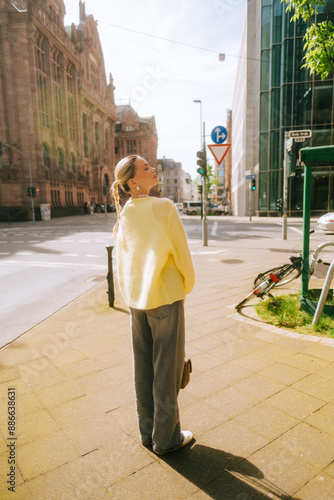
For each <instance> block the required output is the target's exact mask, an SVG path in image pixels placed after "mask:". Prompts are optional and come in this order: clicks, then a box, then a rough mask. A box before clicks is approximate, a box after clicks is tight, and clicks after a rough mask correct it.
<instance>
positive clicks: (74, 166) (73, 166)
mask: <svg viewBox="0 0 334 500" xmlns="http://www.w3.org/2000/svg"><path fill="white" fill-rule="evenodd" d="M71 167H72V172H73V173H76V171H77V167H76V165H75V156H74V154H71Z"/></svg>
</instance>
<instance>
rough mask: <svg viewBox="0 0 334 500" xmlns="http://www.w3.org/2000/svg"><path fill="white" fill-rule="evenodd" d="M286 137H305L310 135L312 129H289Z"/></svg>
mask: <svg viewBox="0 0 334 500" xmlns="http://www.w3.org/2000/svg"><path fill="white" fill-rule="evenodd" d="M288 137H292V138H293V139H295V138H299V137H304V139H306V138H308V137H312V130H290V132H288Z"/></svg>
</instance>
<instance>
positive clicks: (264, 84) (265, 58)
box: [260, 50, 270, 90]
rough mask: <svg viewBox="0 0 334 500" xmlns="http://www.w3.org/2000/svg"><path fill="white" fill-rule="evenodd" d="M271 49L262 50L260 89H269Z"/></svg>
mask: <svg viewBox="0 0 334 500" xmlns="http://www.w3.org/2000/svg"><path fill="white" fill-rule="evenodd" d="M269 68H270V50H262V52H261V77H260V89H261V90H269V75H270V71H269Z"/></svg>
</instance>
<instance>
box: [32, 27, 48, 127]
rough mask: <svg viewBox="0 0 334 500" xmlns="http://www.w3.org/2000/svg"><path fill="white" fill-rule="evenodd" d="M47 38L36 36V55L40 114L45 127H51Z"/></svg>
mask: <svg viewBox="0 0 334 500" xmlns="http://www.w3.org/2000/svg"><path fill="white" fill-rule="evenodd" d="M45 46H46V41H45V38H44V37H43V36H42V35H41V34H39V33H38V34H37V36H36V45H35V55H36V61H35V64H36V73H37V74H36V76H37V89H38V104H39V112H40V121H41V125H42V126H43V127H49V111H48V99H47V87H46V82H47V75H46V64H45Z"/></svg>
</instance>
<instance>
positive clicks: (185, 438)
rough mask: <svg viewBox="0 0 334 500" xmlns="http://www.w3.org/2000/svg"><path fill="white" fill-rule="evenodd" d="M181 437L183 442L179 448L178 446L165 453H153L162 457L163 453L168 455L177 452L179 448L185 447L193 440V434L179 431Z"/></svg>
mask: <svg viewBox="0 0 334 500" xmlns="http://www.w3.org/2000/svg"><path fill="white" fill-rule="evenodd" d="M181 435H182V438H183V441H182V444H181V445H180V446H178V447H177V448H173V449H171V450H166V451H156V450H153V451H154V453H156V454H157V455H164V454H165V453H170V452H171V451H176V450H179V449H180V448H183V447H184V446H187V444H189V443H191V441H192V440H193V439H194V436H193V433H192V432H190V431H181Z"/></svg>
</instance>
